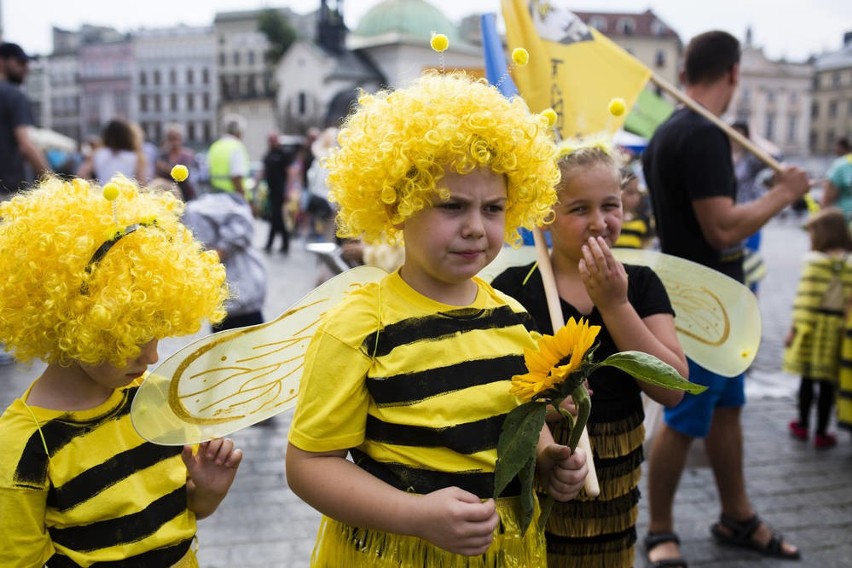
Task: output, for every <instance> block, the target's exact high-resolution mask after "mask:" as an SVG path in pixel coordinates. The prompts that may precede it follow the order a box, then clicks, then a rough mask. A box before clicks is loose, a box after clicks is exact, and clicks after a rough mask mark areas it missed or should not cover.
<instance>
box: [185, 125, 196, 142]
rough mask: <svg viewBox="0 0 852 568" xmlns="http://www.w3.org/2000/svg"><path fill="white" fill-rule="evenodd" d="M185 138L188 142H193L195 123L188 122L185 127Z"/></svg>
mask: <svg viewBox="0 0 852 568" xmlns="http://www.w3.org/2000/svg"><path fill="white" fill-rule="evenodd" d="M186 137H187V138H189V139H190V140H193V141H194V140H195V123H194V122H190V123H189V124H187V125H186Z"/></svg>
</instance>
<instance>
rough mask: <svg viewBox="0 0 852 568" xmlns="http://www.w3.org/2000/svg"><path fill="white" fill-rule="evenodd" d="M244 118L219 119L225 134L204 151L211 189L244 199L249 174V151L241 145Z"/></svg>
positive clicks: (232, 115)
mask: <svg viewBox="0 0 852 568" xmlns="http://www.w3.org/2000/svg"><path fill="white" fill-rule="evenodd" d="M245 122H246V121H245V119H244V118H243V117H241V116H238V115H235V114H229V115H226V116H225V117H224V118H223V119H222V131H223V132H224V134H223V135H222V136H221V137H220V138H219V139H218V140H216V141H215V142H213V144H211V145H210V149H209V150H208V152H207V167H208V168H209V170H210V187H211V189H213V190H214V191H218V192H226V193H237V194H239V195H241V196H242V197H243V198H244V199H245V200H246V201H251V198H250V197H251V196H249V195H246V189H247V188H246V177H247V176H248V174H249V153H248V150H247V149H246V146H245V144H243V141H242V136H243V133H244V132H245Z"/></svg>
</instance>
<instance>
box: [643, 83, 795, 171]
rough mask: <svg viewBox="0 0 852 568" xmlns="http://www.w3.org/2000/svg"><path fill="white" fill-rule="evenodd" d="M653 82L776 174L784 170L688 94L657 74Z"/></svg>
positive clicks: (755, 145)
mask: <svg viewBox="0 0 852 568" xmlns="http://www.w3.org/2000/svg"><path fill="white" fill-rule="evenodd" d="M651 81H652V82H653V83H654V84H655V85H657V86H658V87H659V88H660V89H662V90H663V91H665V92H666V93H668V94H669V95H671V96H672V97H674V98H675V99H677V100H678V101H679V102H681V103H683V104H684V105H686V106H688V107H689V108H690V109H692V110H694V111H695V112H697V113H698V114H700V115H701V116H703V117H704V118H706V119H707V120H709V121H710V122H712V123H713V124H715V125H716V126H718V127H719V128H721V129H722V130H723V131H724V132H725V134H727V135H728V136H730V137H731V138H733V139H734V141H735V142H737V143H738V144H740V145H741V146H743V147H744V148H745V149H746V150H748V151H749V152H751V153H752V154H754V155H755V156H756V157H757V159H759V160H760V161H761V162H763V163H764V164H766V165H767V166H768V167H770V168H772V169H773V170H774V171H776V172H780V171H782V170H783V169H784V167H783V166H782V165H781V163H780V162H779V161H778V160H776V159H775V158H773V157H772V156H771V155H770V154H769V153H768V152H767V151H766V150H764V149H763V148H761V147H760V146H758V145H757V144H755V143H754V142H753V141H751V140H749V139H748V138H746V137H745V136H743V135H742V134H740V133H739V132H737V131H736V130H734V129H733V128H731V127H730V126H729V125H728V124H727V123H725V121H724V120H722V119H721V118H719V117H718V116H716V115H715V114H713V113H712V112H710V111H709V110H707V109H706V108H704V107H703V106H701V105H700V104H698V103H697V102H695V101H694V100H693V99H692V98H691V97H690V96H688V95H687V94H686V93H684V92H683V91H681V90H680V89H678V88H677V87H675V86H674V85H672V84H671V83H669V82H668V81H666V80H665V79H663V78H662V77H660V76H659V75H657V74H656V73H654V74H652V75H651Z"/></svg>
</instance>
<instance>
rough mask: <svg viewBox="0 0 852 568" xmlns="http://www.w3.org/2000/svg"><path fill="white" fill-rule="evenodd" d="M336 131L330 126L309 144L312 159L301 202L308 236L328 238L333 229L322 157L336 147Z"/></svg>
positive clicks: (332, 211) (331, 211)
mask: <svg viewBox="0 0 852 568" xmlns="http://www.w3.org/2000/svg"><path fill="white" fill-rule="evenodd" d="M337 133H338V129H337V128H336V127H334V126H330V127H328V128H326V129H325V130H323V131H322V132H321V133H320V134H319V136H317V139H316V140H315V141H314V143H313V144H311V155H312V156H313V161H312V163H311V166H310V168H308V175H307V180H308V185H307V186H306V189H307V191H306V193H305V194H304V196H305V197H304V202H303V208H304V210H305V211H306V212H307V214H308V237H309V238H323V239H324V238H328V237H331V236H332V233H333V230H334V223H333V222H332V220H333V218H334V209H333V208H332V206H331V203H329V201H328V195H329V188H328V181H327V180H328V169H327V168H326V167H325V165H324V158H326V157H327V156H328V155H329V153H330V152H331V151H332V150H334V149H335V148H337Z"/></svg>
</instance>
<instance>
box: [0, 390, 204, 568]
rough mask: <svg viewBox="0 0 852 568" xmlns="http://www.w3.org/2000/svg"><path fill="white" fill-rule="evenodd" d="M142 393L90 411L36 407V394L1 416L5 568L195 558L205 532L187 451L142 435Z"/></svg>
mask: <svg viewBox="0 0 852 568" xmlns="http://www.w3.org/2000/svg"><path fill="white" fill-rule="evenodd" d="M137 388H138V383H135V384H133V385H131V386H129V387H126V388H122V389H118V390H116V391H114V392H113V394H112V395H111V396H110V398H109V399H107V400H106V401H105V402H104V403H103V404H101V405H99V406H98V407H96V408H93V409H90V410H85V411H74V412H67V411H56V410H48V409H44V408H39V407H32V406H31V407H27V405H26V404H25V403H24V401H25V400H26V398H27V396H28V394H29V391H28V392H27V393H25V394H24V396H23V397H21V398H20V399H18V400H16V401H15V402H14V403H12V405H10V406H9V408H8V409H7V410H6V412H5V413H4V414H3V416H2V418H0V566H3V567H4V568H6V567H12V566H26V567H36V566H42V565H44V564H45V563H48V564H49V566H50V567H51V568H54V567H59V568H62V567H66V566H97V567H110V566H123V567H140V568H141V567H150V566H170V565H172V564H174V563H175V562H177V561H178V560H179V559H180V558H182V557H183V556H184V555H185V554H186V552H187V550H188V549H189V547H190V544H191V542H192V539H193V537H194V535H195V531H196V525H195V515H194V514H193V513H192V512H190V511H189V510H188V509H187V494H186V475H187V472H186V467H185V466H184V464H183V461H182V460H181V457H180V451H181V448H180V447H166V446H157V445H154V444H151V443H149V442H146V441H145V440H143V439H142V438H141V437H140V436H139V435H138V434H137V433H136V430H134V428H133V425H132V424H131V420H130V406H131V401H132V399H133V395H134V393H135V392H136V389H137ZM36 420H38V424H39V427H37V426H36ZM39 428H40V432H39ZM42 436H43V437H44V438H43V440H42Z"/></svg>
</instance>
